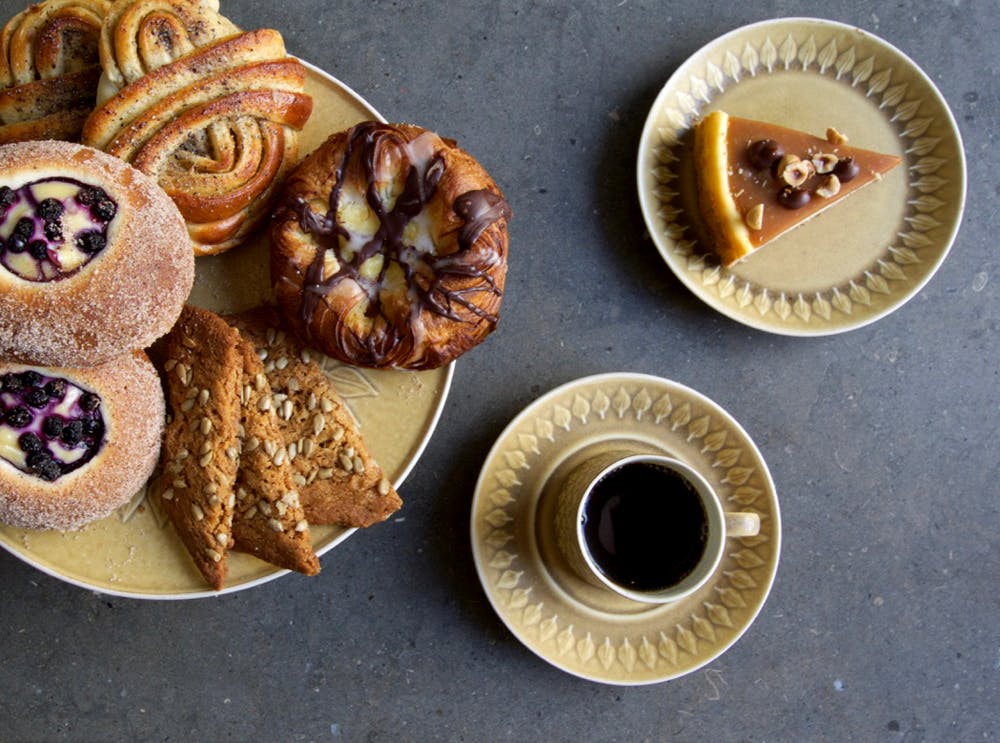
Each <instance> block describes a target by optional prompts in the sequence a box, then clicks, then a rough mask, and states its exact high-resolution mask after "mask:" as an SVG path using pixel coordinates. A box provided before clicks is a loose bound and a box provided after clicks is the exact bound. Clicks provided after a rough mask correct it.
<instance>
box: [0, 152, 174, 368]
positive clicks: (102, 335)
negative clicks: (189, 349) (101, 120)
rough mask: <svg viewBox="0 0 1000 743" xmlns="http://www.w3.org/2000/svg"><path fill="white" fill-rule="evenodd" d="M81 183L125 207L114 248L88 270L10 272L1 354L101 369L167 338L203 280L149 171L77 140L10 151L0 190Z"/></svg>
mask: <svg viewBox="0 0 1000 743" xmlns="http://www.w3.org/2000/svg"><path fill="white" fill-rule="evenodd" d="M52 176H57V177H61V178H73V179H77V180H79V181H81V182H83V183H85V184H89V185H94V186H99V187H101V188H103V189H104V190H105V191H106V192H107V193H108V195H109V196H111V198H112V199H114V201H115V202H117V205H118V209H117V213H116V215H115V217H114V219H113V220H112V221H111V222H110V223H109V228H108V244H107V247H105V248H104V249H103V250H102V251H101V252H100V253H99V254H98V255H96V256H95V257H94V259H93V260H91V261H90V262H89V263H87V264H86V265H85V266H84V267H83V268H82V269H81V270H80V271H78V272H77V273H75V274H72V275H70V276H68V277H66V278H63V279H61V280H57V281H47V282H34V281H26V280H24V279H22V278H20V277H18V276H17V275H16V274H14V273H12V272H11V271H9V270H7V269H6V268H5V267H3V266H0V357H4V358H7V359H12V360H18V361H22V362H24V363H37V364H46V365H53V366H81V365H92V364H98V363H101V362H103V361H106V360H108V359H111V358H113V357H115V356H118V355H121V354H123V353H126V352H127V351H130V350H132V349H135V348H145V347H147V346H149V345H150V344H151V343H152V342H153V341H154V340H156V339H157V338H159V337H160V336H162V335H164V334H165V333H166V332H167V331H168V330H170V328H171V326H172V325H173V324H174V321H175V320H176V319H177V316H178V315H179V314H180V311H181V308H182V307H183V305H184V302H185V300H186V298H187V296H188V294H189V293H190V291H191V286H192V284H193V283H194V259H193V257H192V256H191V251H190V250H189V249H187V245H186V231H185V228H184V222H183V220H182V219H181V216H180V214H179V213H178V211H177V208H176V207H175V206H174V204H173V202H171V201H170V199H169V198H168V197H167V195H166V194H165V193H164V192H163V190H162V189H161V188H160V187H159V186H157V185H156V184H155V183H154V182H153V181H151V180H150V179H149V178H147V177H146V176H144V175H143V174H142V173H140V172H139V171H137V170H135V169H134V168H132V167H130V166H128V165H126V164H125V163H123V162H122V161H121V160H118V159H117V158H113V157H111V156H109V155H106V154H104V153H103V152H99V151H97V150H94V149H91V148H89V147H84V146H82V145H77V144H71V143H68V142H56V141H45V142H22V143H17V144H11V145H4V146H2V147H0V185H6V186H9V187H11V188H15V189H16V188H18V187H19V186H21V185H24V184H26V183H30V182H33V181H36V180H39V179H42V178H47V177H52Z"/></svg>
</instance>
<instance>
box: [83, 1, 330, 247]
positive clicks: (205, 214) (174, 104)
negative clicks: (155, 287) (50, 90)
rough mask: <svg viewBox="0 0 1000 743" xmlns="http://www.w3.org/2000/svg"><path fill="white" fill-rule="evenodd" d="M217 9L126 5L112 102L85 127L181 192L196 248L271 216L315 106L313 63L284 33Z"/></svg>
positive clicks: (112, 38)
mask: <svg viewBox="0 0 1000 743" xmlns="http://www.w3.org/2000/svg"><path fill="white" fill-rule="evenodd" d="M217 9H218V3H217V2H214V0H213V1H210V0H130V1H122V0H119V2H117V3H115V5H114V7H113V9H112V12H111V14H110V15H109V18H108V21H107V22H106V23H105V25H104V29H103V32H102V40H101V59H102V64H103V65H104V76H103V78H102V82H101V91H100V94H99V95H100V97H101V103H100V105H99V107H98V109H97V110H95V111H94V112H93V114H91V116H90V118H89V119H88V120H87V122H86V124H85V125H84V131H83V141H84V142H85V143H87V144H89V145H91V146H94V147H97V148H100V149H103V150H105V151H106V152H108V153H110V154H112V155H115V156H117V157H119V158H121V159H123V160H125V161H126V162H128V163H130V164H132V165H133V166H135V167H136V168H138V169H139V170H141V171H142V172H144V173H146V174H147V175H150V176H152V177H153V178H154V179H155V180H156V181H157V182H158V183H159V184H160V185H161V186H162V187H163V189H164V190H165V191H166V192H167V193H168V194H170V196H171V198H173V200H174V202H175V203H176V204H177V206H178V208H179V209H180V211H181V214H183V215H184V218H185V220H186V222H187V226H188V232H189V235H190V238H191V242H192V244H193V247H194V252H195V254H196V255H207V254H211V253H220V252H222V251H224V250H228V249H229V248H231V247H233V246H235V245H237V244H239V243H240V242H242V241H243V240H244V239H245V238H246V236H247V235H248V234H249V233H250V232H251V231H252V230H253V229H254V227H256V226H257V224H258V223H259V222H260V221H261V220H262V219H263V218H264V217H266V216H267V214H268V213H269V211H270V203H271V197H272V194H273V191H274V189H275V187H276V184H277V183H278V182H279V181H280V180H281V178H282V177H283V176H284V174H285V173H286V172H287V170H288V169H289V168H290V167H291V166H292V164H294V163H295V162H296V161H297V158H298V132H299V131H300V130H301V129H302V127H303V126H304V125H305V123H306V121H307V120H308V118H309V115H310V113H311V112H312V99H311V98H310V97H309V96H308V95H306V94H305V93H304V92H303V90H304V87H305V79H306V71H305V68H304V67H303V66H302V65H301V64H300V63H299V62H298V61H297V60H295V59H293V58H290V57H288V56H287V55H286V53H285V46H284V42H283V40H282V38H281V35H280V34H279V33H278V32H277V31H273V30H270V29H261V30H256V31H248V32H245V33H240V32H238V30H237V29H236V27H235V26H233V25H232V24H231V23H230V22H229V21H228V20H226V19H225V18H223V17H222V16H219V15H218V13H217V12H216V11H217ZM220 34H222V36H221V38H220V37H219V35H220ZM105 96H106V97H105Z"/></svg>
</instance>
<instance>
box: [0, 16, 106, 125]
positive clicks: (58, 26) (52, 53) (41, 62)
mask: <svg viewBox="0 0 1000 743" xmlns="http://www.w3.org/2000/svg"><path fill="white" fill-rule="evenodd" d="M110 5H111V3H110V2H108V0H45V1H44V2H41V3H38V4H37V5H32V6H31V7H29V8H27V9H26V10H23V11H22V12H20V13H18V14H17V15H15V16H14V17H13V18H11V19H10V20H9V21H8V22H7V24H6V25H5V26H4V27H3V30H2V31H0V86H2V87H3V90H0V144H5V143H8V142H23V141H27V140H32V139H65V140H70V141H76V140H78V139H79V137H80V129H81V128H82V127H83V122H84V121H85V120H86V118H87V115H88V114H89V113H90V111H91V110H92V109H93V107H94V100H95V97H96V93H97V83H98V79H99V78H100V75H101V68H100V64H99V56H98V39H99V37H100V31H101V21H102V20H103V18H104V17H105V15H106V14H107V12H108V8H109V7H110Z"/></svg>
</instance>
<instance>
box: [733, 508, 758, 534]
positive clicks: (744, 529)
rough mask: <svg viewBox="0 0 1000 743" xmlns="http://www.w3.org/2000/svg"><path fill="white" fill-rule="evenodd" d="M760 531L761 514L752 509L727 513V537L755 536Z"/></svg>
mask: <svg viewBox="0 0 1000 743" xmlns="http://www.w3.org/2000/svg"><path fill="white" fill-rule="evenodd" d="M758 533H760V516H759V515H758V514H756V513H753V512H751V511H744V512H739V513H729V512H727V513H726V536H727V537H755V536H757V534H758Z"/></svg>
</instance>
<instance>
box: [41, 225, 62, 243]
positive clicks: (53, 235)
mask: <svg viewBox="0 0 1000 743" xmlns="http://www.w3.org/2000/svg"><path fill="white" fill-rule="evenodd" d="M42 232H44V233H45V237H47V238H48V239H49V240H51V241H52V242H56V241H57V240H62V236H63V230H62V223H61V222H59V221H58V220H55V221H52V222H46V223H45V226H44V228H43V229H42Z"/></svg>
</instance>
